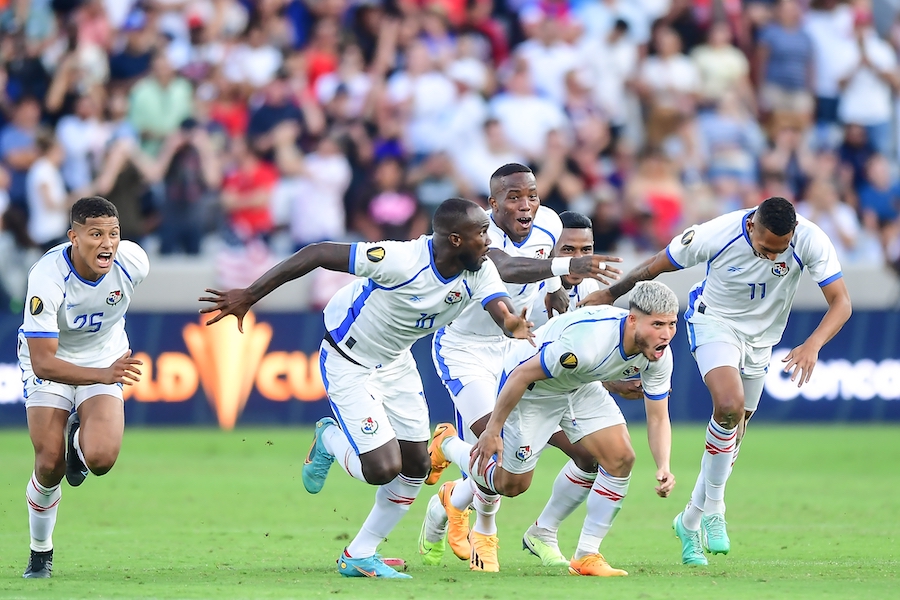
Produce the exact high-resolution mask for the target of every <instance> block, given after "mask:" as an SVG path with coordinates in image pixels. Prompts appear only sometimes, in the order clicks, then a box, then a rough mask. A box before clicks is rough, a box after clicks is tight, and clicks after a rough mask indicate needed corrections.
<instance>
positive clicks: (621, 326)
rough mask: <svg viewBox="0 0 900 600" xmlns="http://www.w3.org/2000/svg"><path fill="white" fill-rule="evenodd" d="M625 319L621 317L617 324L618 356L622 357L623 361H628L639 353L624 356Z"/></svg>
mask: <svg viewBox="0 0 900 600" xmlns="http://www.w3.org/2000/svg"><path fill="white" fill-rule="evenodd" d="M627 316H628V315H625V317H627ZM625 317H622V319H621V321H622V322H621V323H619V354H621V355H622V358H623V359H625V360H629V359H632V358H634V357H635V356H637V355H638V354H640V352H637V353H635V354H632V355H631V356H628V355H627V354H625Z"/></svg>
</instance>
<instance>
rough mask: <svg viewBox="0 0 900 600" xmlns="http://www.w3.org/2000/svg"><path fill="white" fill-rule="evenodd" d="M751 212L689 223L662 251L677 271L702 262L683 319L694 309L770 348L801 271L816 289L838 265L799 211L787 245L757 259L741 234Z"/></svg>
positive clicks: (833, 274) (833, 276) (784, 320)
mask: <svg viewBox="0 0 900 600" xmlns="http://www.w3.org/2000/svg"><path fill="white" fill-rule="evenodd" d="M754 211H755V209H752V210H739V211H735V212H731V213H728V214H726V215H722V216H721V217H717V218H715V219H712V220H711V221H707V222H706V223H703V224H702V225H694V226H693V227H690V228H688V229H686V230H685V231H684V233H683V234H682V235H680V236H678V237H676V238H675V239H673V240H672V242H671V243H670V244H669V245H668V247H667V248H666V254H667V255H668V256H669V260H671V261H672V264H674V265H675V266H676V267H678V268H680V269H681V268H687V267H691V266H694V265H696V264H699V263H701V262H704V261H705V262H706V279H704V280H703V281H702V282H700V283H699V284H697V285H695V286H694V287H693V289H692V290H691V293H690V298H689V301H688V304H689V306H688V309H687V311H685V315H684V316H685V319H686V320H687V321H690V319H691V316H692V315H693V314H694V312H695V311H700V312H702V313H703V314H704V315H707V316H710V317H713V318H717V319H720V320H723V321H725V322H727V323H728V324H729V325H730V326H731V327H732V328H733V329H735V330H736V331H738V332H739V333H742V334H743V335H745V336H746V337H747V341H748V342H749V343H750V344H751V345H754V346H774V345H775V344H777V343H778V342H779V341H780V340H781V335H782V333H784V328H785V326H786V325H787V319H788V314H789V313H790V310H791V304H792V302H793V300H794V294H795V293H796V292H797V286H798V285H799V283H800V275H801V274H802V273H803V271H804V270H808V271H809V274H810V275H811V276H812V278H813V280H814V281H815V282H816V283H818V284H819V286H820V287H822V286H826V285H828V284H829V283H831V282H832V281H835V280H836V279H839V278H840V277H841V265H840V263H839V262H838V259H837V253H836V252H835V249H834V245H833V244H832V243H831V240H829V239H828V236H826V235H825V233H824V232H823V231H822V230H821V229H819V227H818V226H817V225H815V224H814V223H812V222H811V221H809V220H807V219H805V218H804V217H801V216H799V215H797V228H796V230H795V232H794V237H793V239H792V240H791V244H790V246H788V249H787V250H785V251H784V253H783V254H781V255H779V256H778V257H777V258H776V259H775V261H774V262H773V261H770V260H768V259H765V258H759V257H758V256H756V254H755V253H754V251H753V247H752V246H751V245H750V237H749V236H748V234H747V219H748V218H750V217H751V215H752V214H753V212H754Z"/></svg>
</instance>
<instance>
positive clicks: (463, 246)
mask: <svg viewBox="0 0 900 600" xmlns="http://www.w3.org/2000/svg"><path fill="white" fill-rule="evenodd" d="M489 224H490V221H489V220H488V216H487V215H486V214H484V211H482V210H481V209H477V210H476V209H472V211H470V212H469V222H468V224H466V226H465V227H464V228H463V229H462V233H461V234H460V236H459V237H460V246H459V259H460V261H462V264H463V266H464V267H465V268H466V270H467V271H478V270H479V269H481V263H483V262H484V261H486V260H487V253H488V250H489V248H490V243H491V238H490V237H489V236H488V225H489Z"/></svg>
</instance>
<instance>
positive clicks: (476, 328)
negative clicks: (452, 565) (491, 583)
mask: <svg viewBox="0 0 900 600" xmlns="http://www.w3.org/2000/svg"><path fill="white" fill-rule="evenodd" d="M490 186H491V197H490V199H489V202H490V206H491V214H490V223H491V224H490V229H489V230H488V233H489V234H490V236H491V241H492V242H491V246H492V247H491V249H490V250H489V252H488V256H490V258H491V260H492V261H493V262H494V264H496V265H497V270H498V271H499V272H500V277H501V279H503V281H504V282H506V289H507V291H508V292H509V295H510V299H511V301H512V303H513V306H515V308H516V310H517V311H521V310H523V309H525V310H528V311H530V310H531V307H532V305H534V303H535V301H536V300H537V298H538V296H543V294H541V292H540V286H539V283H540V282H541V281H542V280H547V283H548V284H555V288H556V289H559V285H560V282H559V278H558V277H556V276H557V275H560V274H567V273H570V272H571V273H574V274H575V275H574V276H577V277H579V278H581V277H596V278H599V279H602V280H603V281H604V282H606V280H605V279H603V277H604V276H607V277H610V278H615V277H616V276H617V273H618V272H619V270H618V269H615V268H613V267H608V266H607V264H606V263H607V262H614V261H619V260H621V259H618V258H614V257H607V256H592V255H590V254H588V255H587V256H581V257H578V258H572V257H565V258H558V259H552V260H548V259H550V257H551V255H552V253H553V249H554V246H555V244H556V242H557V240H558V239H559V237H560V234H561V232H562V223H561V222H560V219H559V217H558V216H557V215H556V213H555V212H554V211H553V210H551V209H549V208H546V207H543V206H541V201H540V198H539V197H538V194H537V184H536V182H535V177H534V174H533V173H532V172H531V169H529V168H528V167H526V166H525V165H521V164H518V163H510V164H506V165H503V166H501V167H500V168H499V169H497V170H496V171H495V172H494V173H493V174H492V175H491V180H490ZM548 299H549V301H548V305H549V304H550V303H551V302H553V301H557V302H556V305H555V310H557V311H560V312H562V311H565V310H566V308H567V307H568V304H569V302H568V298H566V297H565V294H564V293H563V294H562V298H561V301H559V300H560V298H557V297H556V296H555V295H553V294H548ZM548 310H553V307H552V306H550V307H548ZM516 343H522V342H518V341H517V340H509V343H507V340H506V339H505V338H504V337H503V335H502V332H501V331H500V330H498V329H497V327H496V326H495V325H494V324H493V323H492V322H491V321H490V319H488V318H486V315H485V314H484V312H483V311H480V310H478V309H477V308H470V309H468V310H466V311H465V312H463V314H462V315H460V316H459V317H458V318H457V319H455V320H454V321H453V323H451V324H449V325H447V326H446V327H443V328H441V329H439V330H438V331H437V332H436V333H435V335H434V339H433V341H432V355H433V358H434V365H435V369H436V370H437V373H438V375H439V376H440V377H441V380H442V381H443V383H444V386H445V387H446V388H447V391H448V392H449V393H450V397H451V399H452V400H453V403H454V405H455V408H456V412H457V415H458V417H457V418H458V424H459V430H460V432H461V434H462V435H463V436H464V439H468V440H469V441H471V442H474V441H475V439H477V436H478V434H480V433H481V431H483V429H484V426H485V424H486V423H487V419H488V415H489V414H490V412H491V410H492V409H493V405H494V399H495V398H496V393H497V383H498V379H499V376H500V373H501V371H502V369H503V355H504V352H505V351H506V349H507V346H508V345H515V344H516ZM445 435H457V431H456V428H453V427H448V428H446V429H442V430H439V431H438V433H437V434H436V436H435V441H434V442H433V444H440V440H441V439H442V436H445ZM551 443H552V444H554V445H557V446H559V447H560V448H561V449H563V451H564V452H566V453H568V454H569V455H570V456H572V457H573V458H574V459H575V460H576V462H577V463H578V465H579V467H578V468H579V470H580V471H587V472H596V466H595V464H594V459H593V457H592V456H591V455H590V453H588V452H586V451H585V450H583V449H582V448H580V447H577V446H573V445H572V444H571V443H570V442H569V441H568V440H567V439H566V437H565V436H564V435H563V434H562V432H561V431H560V432H558V434H557V435H555V436H553V438H552V441H551ZM446 466H447V465H446V464H439V465H434V464H432V472H431V475H430V476H429V478H428V480H427V483H429V484H433V483H435V482H437V480H438V479H439V478H440V474H441V472H442V471H443V469H444V468H445V467H446ZM572 488H573V490H575V491H577V492H578V493H579V494H581V493H582V490H583V488H581V487H579V486H578V485H577V484H575V483H573V484H572ZM499 502H500V497H499V496H498V495H496V494H489V493H487V492H484V491H478V490H475V489H474V486H473V485H471V482H468V481H464V480H462V479H460V480H457V481H452V482H447V483H445V484H444V485H442V486H441V489H440V491H439V493H438V494H437V496H434V497H432V498H431V499H430V501H429V510H428V511H427V513H426V519H425V523H424V525H423V527H422V530H421V533H420V536H419V552H420V553H421V554H422V557H423V562H424V563H425V564H427V565H437V564H439V563H440V561H441V558H442V556H443V552H444V547H445V542H444V536H445V535H446V537H447V538H448V540H449V543H450V546H451V548H452V549H453V552H454V554H456V555H457V557H459V558H461V559H464V560H465V559H468V560H469V566H470V568H471V569H473V570H479V571H498V570H499V568H500V565H499V562H498V559H497V545H498V540H497V535H496V533H497V526H496V523H495V514H496V512H497V510H498V509H499ZM470 504H474V506H475V512H476V521H475V527H474V528H473V530H472V532H471V543H470V541H469V539H470V536H469V533H470V532H469V515H468V507H469V505H470ZM565 562H566V564H568V561H565Z"/></svg>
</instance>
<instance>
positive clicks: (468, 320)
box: [446, 206, 562, 337]
mask: <svg viewBox="0 0 900 600" xmlns="http://www.w3.org/2000/svg"><path fill="white" fill-rule="evenodd" d="M560 234H562V221H560V220H559V215H557V214H556V213H555V212H554V211H553V209H552V208H547V207H546V206H540V207H538V210H537V214H536V215H535V217H534V221H533V222H532V224H531V231H529V232H528V237H526V238H525V239H524V240H522V241H521V242H518V243H516V242H514V241H512V240H511V239H509V236H508V235H506V233H505V232H504V231H503V230H502V229H500V227H498V226H497V223H495V222H494V218H493V216H492V217H491V222H490V226H489V228H488V235H489V236H490V238H491V248H498V249H500V250H503V251H504V252H505V253H507V254H508V255H510V256H513V257H516V258H543V259H548V258H550V254H551V253H552V252H553V247H554V246H556V240H558V239H559V236H560ZM554 279H555V281H553V282H550V280H547V281H548V283H550V285H551V287H555V289H558V288H559V277H555V278H554ZM542 283H544V282H540V281H539V282H536V283H507V284H506V290H507V292H508V293H509V297H510V300H511V301H512V304H513V307H514V308H515V309H516V313H517V314H518V313H521V312H522V309H525V308H528V309H529V310H530V309H531V307H532V306H533V305H534V302H535V299H536V298H537V297H538V296H540V294H541V292H540V286H541V284H542ZM446 330H447V332H448V333H455V334H461V335H465V336H471V335H477V336H485V337H497V336H498V335H501V334H500V332H499V331H498V330H497V325H496V323H494V321H493V320H492V319H491V317H490V315H487V314H485V312H484V311H483V310H479V309H478V307H472V308H469V309H468V310H466V311H465V312H463V314H462V315H460V316H459V318H458V319H456V320H454V321H453V323H452V324H451V325H449V326H448V327H447V328H446Z"/></svg>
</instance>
